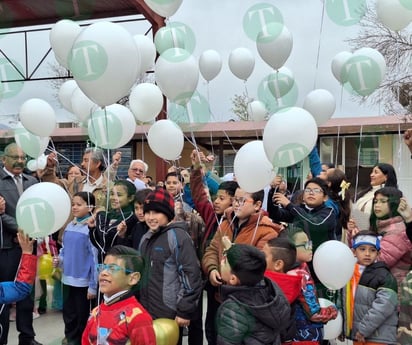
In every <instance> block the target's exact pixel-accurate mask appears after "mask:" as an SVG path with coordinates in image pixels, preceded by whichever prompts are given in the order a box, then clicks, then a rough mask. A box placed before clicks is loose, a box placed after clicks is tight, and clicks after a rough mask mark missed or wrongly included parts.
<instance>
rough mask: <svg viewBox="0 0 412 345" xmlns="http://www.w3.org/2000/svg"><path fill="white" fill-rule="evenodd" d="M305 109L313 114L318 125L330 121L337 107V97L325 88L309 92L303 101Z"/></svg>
mask: <svg viewBox="0 0 412 345" xmlns="http://www.w3.org/2000/svg"><path fill="white" fill-rule="evenodd" d="M303 109H305V110H307V111H308V112H309V113H311V114H312V116H313V117H314V119H315V121H316V123H317V125H318V126H321V125H323V124H324V123H325V122H326V121H328V120H329V119H330V118H331V117H332V115H333V113H334V112H335V109H336V100H335V97H334V96H333V95H332V94H331V93H330V92H329V91H328V90H324V89H316V90H312V91H311V92H309V93H308V94H307V95H306V97H305V100H304V102H303Z"/></svg>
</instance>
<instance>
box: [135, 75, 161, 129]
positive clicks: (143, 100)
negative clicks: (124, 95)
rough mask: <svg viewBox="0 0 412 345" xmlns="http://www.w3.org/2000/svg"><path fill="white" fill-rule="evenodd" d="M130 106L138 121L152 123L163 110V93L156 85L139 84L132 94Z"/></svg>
mask: <svg viewBox="0 0 412 345" xmlns="http://www.w3.org/2000/svg"><path fill="white" fill-rule="evenodd" d="M129 106H130V109H131V110H132V112H133V115H134V116H135V118H136V120H137V121H141V122H150V121H152V120H154V119H155V118H156V116H157V115H159V113H160V111H161V110H162V108H163V94H162V91H160V89H159V87H158V86H157V85H155V84H151V83H141V84H138V85H136V86H135V87H134V88H133V89H132V92H131V93H130V97H129Z"/></svg>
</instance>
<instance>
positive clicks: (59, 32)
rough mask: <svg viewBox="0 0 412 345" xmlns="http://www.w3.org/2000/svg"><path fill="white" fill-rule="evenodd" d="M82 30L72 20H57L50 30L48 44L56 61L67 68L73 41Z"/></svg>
mask: <svg viewBox="0 0 412 345" xmlns="http://www.w3.org/2000/svg"><path fill="white" fill-rule="evenodd" d="M81 31H82V29H81V27H80V25H79V24H77V23H76V22H74V21H72V20H68V19H63V20H59V21H58V22H57V23H56V24H54V25H53V27H52V28H51V30H50V36H49V40H50V46H51V47H52V49H53V52H54V56H55V57H56V60H57V62H58V63H59V64H60V65H62V66H63V67H65V68H67V69H69V64H68V59H69V55H70V51H71V49H72V46H73V43H74V41H75V40H76V38H77V36H78V35H79V34H80V32H81Z"/></svg>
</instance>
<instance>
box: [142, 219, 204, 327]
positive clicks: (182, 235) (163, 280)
mask: <svg viewBox="0 0 412 345" xmlns="http://www.w3.org/2000/svg"><path fill="white" fill-rule="evenodd" d="M140 253H141V255H142V256H143V257H144V260H145V270H144V275H143V277H142V279H141V281H140V283H139V284H140V285H139V288H140V290H139V300H140V302H141V303H142V305H143V306H144V307H145V308H146V310H147V311H148V312H149V313H150V315H152V317H153V318H154V319H157V318H169V319H174V318H175V317H176V316H179V317H181V318H184V319H189V320H190V319H192V318H193V317H194V315H195V312H196V310H197V304H198V303H199V300H200V294H201V292H202V286H203V285H202V279H201V274H200V264H199V260H198V259H197V256H196V251H195V248H194V246H193V242H192V239H191V238H190V235H189V234H188V232H187V225H186V223H185V222H172V223H170V224H168V225H167V226H165V227H161V228H160V229H159V230H158V231H157V232H155V233H153V232H152V231H148V232H146V234H145V235H144V236H143V238H142V240H141V242H140Z"/></svg>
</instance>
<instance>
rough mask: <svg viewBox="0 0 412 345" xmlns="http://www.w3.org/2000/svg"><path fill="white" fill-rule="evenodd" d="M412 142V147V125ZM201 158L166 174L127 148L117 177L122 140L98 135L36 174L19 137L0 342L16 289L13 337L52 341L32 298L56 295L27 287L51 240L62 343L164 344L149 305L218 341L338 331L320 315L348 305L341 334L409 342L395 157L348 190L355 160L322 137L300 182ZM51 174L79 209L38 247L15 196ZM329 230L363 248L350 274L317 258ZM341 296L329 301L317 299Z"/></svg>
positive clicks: (0, 251)
mask: <svg viewBox="0 0 412 345" xmlns="http://www.w3.org/2000/svg"><path fill="white" fill-rule="evenodd" d="M404 142H405V144H406V145H407V147H408V148H409V150H410V151H411V153H412V129H410V130H407V131H406V132H405V134H404ZM190 159H191V163H192V165H191V167H190V169H180V168H177V167H175V166H173V167H171V168H170V169H169V171H168V173H167V175H166V176H165V178H164V179H163V181H161V182H162V183H158V184H157V185H156V184H155V183H154V182H153V181H152V179H151V178H150V177H148V176H147V172H148V165H147V163H145V162H144V161H142V160H139V159H137V160H132V161H131V162H130V166H129V169H128V177H127V178H125V179H121V178H119V177H118V176H117V168H118V165H119V163H120V161H121V154H120V152H116V153H115V154H114V155H113V157H112V159H111V162H110V164H107V163H108V162H107V159H105V157H104V154H103V151H102V150H100V149H98V148H88V149H86V150H85V152H84V155H83V160H82V162H81V164H80V165H79V166H72V167H70V169H69V171H68V172H67V174H66V176H65V177H64V178H62V177H61V176H60V175H59V174H58V162H57V153H51V154H49V156H48V159H47V166H46V167H45V169H43V170H41V171H37V172H36V177H33V176H31V175H29V174H26V173H25V171H24V168H25V162H26V155H25V154H24V152H23V151H22V150H21V148H19V147H18V146H17V145H16V144H15V143H12V144H9V145H8V146H7V147H6V148H5V150H4V155H3V168H2V169H0V195H1V197H0V218H1V229H0V231H1V236H0V265H1V266H0V282H1V284H0V303H4V304H2V306H1V309H0V326H1V327H0V345H2V344H7V343H8V329H9V325H10V324H9V318H10V315H9V314H10V313H9V309H10V305H11V303H12V302H15V310H16V328H17V330H18V332H19V339H18V344H19V345H41V344H40V343H39V342H38V341H37V340H36V339H35V331H34V329H33V311H36V309H38V311H39V312H40V311H42V312H47V308H46V307H45V306H44V305H42V306H35V303H34V298H33V294H30V290H31V287H32V286H33V280H34V275H35V273H34V271H35V269H34V264H33V262H34V258H35V255H33V253H34V254H35V253H36V247H37V248H38V249H39V250H40V248H42V249H41V250H40V251H41V252H42V253H43V252H44V251H46V252H48V251H50V252H51V253H50V254H51V255H52V256H53V267H54V272H60V273H61V274H56V275H53V277H54V278H53V279H52V281H53V282H54V290H55V291H54V292H53V299H55V300H53V305H54V306H59V307H57V308H59V309H61V310H62V319H63V322H64V339H63V340H62V345H80V344H82V345H86V344H87V345H90V344H96V345H97V344H127V343H131V344H133V345H143V344H145V345H155V344H156V334H155V332H154V327H153V320H156V319H163V318H167V319H172V320H175V322H176V324H177V326H178V328H179V336H178V342H177V344H179V345H180V344H182V339H183V336H185V335H187V336H188V344H189V345H201V344H203V341H204V338H206V340H207V343H208V344H209V345H217V344H219V345H223V344H225V345H226V344H227V345H229V344H232V345H234V344H239V345H240V344H271V345H274V344H291V345H293V344H301V345H306V344H319V345H320V344H327V343H328V339H324V331H323V330H324V325H325V324H326V323H327V322H329V321H331V320H334V319H336V318H337V316H338V315H339V313H341V314H342V316H343V324H342V332H341V334H340V335H339V338H340V339H341V340H342V339H344V338H346V339H350V340H352V341H353V342H354V344H356V345H360V344H370V345H372V344H382V345H383V344H410V343H412V329H411V328H412V327H411V325H412V316H411V315H412V283H411V282H412V271H411V268H412V210H411V207H410V205H409V204H408V202H407V200H406V199H405V198H404V197H403V194H402V192H401V191H400V190H399V189H398V184H397V178H396V172H395V169H394V168H393V166H392V165H390V164H388V163H379V164H376V166H374V167H373V168H372V171H371V173H370V186H369V188H368V189H367V190H365V191H362V192H361V193H360V194H359V195H356V196H354V197H351V195H350V193H349V183H348V181H347V178H346V176H345V173H344V172H343V171H342V170H340V169H338V168H336V167H334V166H333V165H331V164H329V165H326V164H322V163H321V161H320V159H319V155H318V152H317V150H316V148H315V149H314V150H313V151H312V152H311V153H310V156H309V160H310V168H311V175H312V176H311V177H310V178H308V179H307V180H306V182H305V183H304V187H303V190H301V191H293V192H290V191H289V190H288V189H287V181H286V180H285V179H284V178H282V177H281V176H276V178H275V179H274V180H273V182H272V183H271V185H270V186H268V187H267V188H265V189H264V190H261V191H255V192H253V193H250V192H248V191H246V190H244V189H242V188H241V186H239V185H238V183H237V182H236V179H235V178H234V179H230V180H229V181H227V180H221V179H220V178H219V177H218V176H217V175H216V174H214V172H213V169H212V168H213V157H211V156H208V155H206V154H205V153H203V152H201V151H199V150H193V152H192V153H191V155H190ZM41 182H52V183H57V184H59V185H60V186H62V187H63V188H64V189H65V191H66V192H67V193H68V194H69V196H70V197H71V200H72V203H71V215H70V218H69V219H68V220H67V222H66V224H65V225H64V226H63V227H62V228H61V229H60V230H59V231H58V232H56V233H55V234H52V235H50V236H49V237H47V238H45V239H38V241H37V242H38V244H37V246H34V248H33V241H32V240H30V239H28V237H27V236H24V235H23V234H22V233H21V232H20V233H19V229H18V227H17V223H16V219H15V218H16V205H17V202H18V199H19V196H20V195H21V194H22V193H23V191H24V190H25V189H27V188H28V187H29V186H31V185H33V184H35V183H41ZM365 219H367V222H366V221H364V220H365ZM23 230H24V229H23ZM329 240H339V241H342V242H344V243H345V244H346V245H347V246H348V247H349V248H351V250H352V251H353V255H354V256H355V258H356V260H357V263H356V265H355V269H354V272H353V276H352V278H351V279H350V280H349V281H348V283H347V286H346V287H344V288H343V289H341V290H339V291H333V292H332V291H330V290H329V289H328V287H327V286H325V285H324V284H323V282H322V281H321V280H320V279H319V278H318V276H317V274H316V270H315V268H314V266H313V264H312V259H313V253H314V252H315V250H316V249H317V248H318V247H319V246H320V245H322V244H323V243H325V242H326V241H329ZM51 248H56V249H53V250H51ZM22 252H23V255H22ZM336 274H339V267H337V268H336ZM16 277H17V278H16ZM15 278H16V279H15ZM58 291H60V293H57V292H58ZM203 294H205V298H206V299H207V303H206V308H207V309H206V311H205V314H206V317H205V319H203V315H204V310H203V303H202V300H203ZM331 296H333V302H334V304H332V305H329V306H323V305H321V303H320V302H319V298H321V297H322V298H326V299H328V298H330V297H331ZM9 343H10V342H9Z"/></svg>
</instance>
